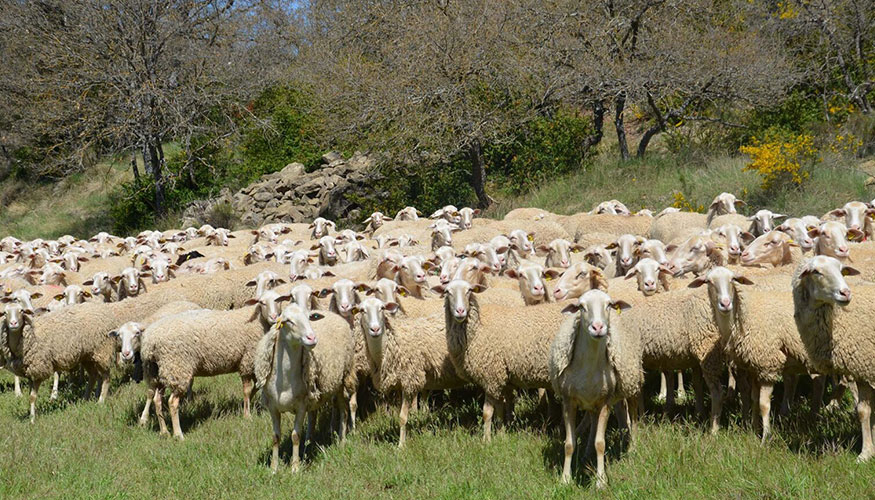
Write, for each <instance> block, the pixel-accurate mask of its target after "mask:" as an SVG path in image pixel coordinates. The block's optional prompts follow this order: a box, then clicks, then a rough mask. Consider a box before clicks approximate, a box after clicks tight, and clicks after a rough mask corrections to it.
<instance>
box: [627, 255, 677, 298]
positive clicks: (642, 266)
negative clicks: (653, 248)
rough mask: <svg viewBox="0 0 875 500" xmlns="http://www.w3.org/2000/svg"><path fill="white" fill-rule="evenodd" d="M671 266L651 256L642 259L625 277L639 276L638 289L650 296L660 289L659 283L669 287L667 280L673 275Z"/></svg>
mask: <svg viewBox="0 0 875 500" xmlns="http://www.w3.org/2000/svg"><path fill="white" fill-rule="evenodd" d="M671 274H672V272H671V270H669V268H667V267H665V266H663V265H660V264H659V263H658V262H656V261H655V260H653V259H651V258H646V259H641V260H639V261H638V262H637V263H635V265H634V266H632V269H630V270H629V272H628V273H626V276H625V279H627V280H628V279H632V278H637V280H638V291H640V292H641V293H643V294H644V296H645V297H649V296H651V295H653V294H655V293H656V292H658V291H659V283H660V281H661V282H663V286H664V287H665V288H668V283H667V282H666V280H667V279H668V277H669V276H671Z"/></svg>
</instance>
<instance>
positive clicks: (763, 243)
mask: <svg viewBox="0 0 875 500" xmlns="http://www.w3.org/2000/svg"><path fill="white" fill-rule="evenodd" d="M801 255H802V252H801V250H799V245H798V244H797V243H795V242H794V241H793V240H792V239H791V238H790V236H788V235H787V234H786V233H784V232H782V231H771V232H768V233H765V234H763V235H762V236H759V237H758V238H756V239H755V240H753V241H752V242H751V243H750V245H748V246H747V248H745V249H744V251H743V252H742V253H741V259H740V260H741V265H742V266H757V265H763V264H771V265H772V267H780V266H786V265H788V264H792V263H794V262H798V261H799V259H800V258H801Z"/></svg>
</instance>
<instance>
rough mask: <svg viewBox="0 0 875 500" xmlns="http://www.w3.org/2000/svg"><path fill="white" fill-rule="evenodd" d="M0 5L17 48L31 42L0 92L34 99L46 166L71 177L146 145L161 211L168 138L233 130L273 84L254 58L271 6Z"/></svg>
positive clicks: (87, 0)
mask: <svg viewBox="0 0 875 500" xmlns="http://www.w3.org/2000/svg"><path fill="white" fill-rule="evenodd" d="M0 2H2V8H0V10H2V12H3V14H2V19H3V21H2V26H3V27H4V35H7V33H8V36H13V37H14V38H15V40H17V42H15V43H14V44H10V45H14V47H10V49H15V50H16V51H18V50H19V49H22V48H24V49H25V50H22V51H21V52H12V51H10V52H7V53H6V54H4V55H7V56H10V57H11V58H12V59H11V60H12V61H14V62H13V63H12V64H11V65H12V66H14V67H15V68H16V71H18V72H19V74H18V75H12V74H9V73H6V74H3V75H2V80H0V81H2V82H3V83H2V84H0V91H3V92H4V95H9V93H10V92H18V93H20V95H21V96H22V100H25V101H30V102H31V105H30V106H28V107H27V116H26V120H27V121H28V122H29V124H30V127H31V129H32V130H33V133H34V134H35V135H36V136H38V137H39V140H38V141H36V143H37V144H38V145H39V147H40V148H41V149H42V152H43V158H44V161H43V162H42V164H41V165H40V171H39V173H40V174H42V175H59V176H60V175H65V174H66V173H68V172H70V171H71V170H75V169H77V168H81V167H82V166H84V165H86V164H87V163H88V161H89V158H95V157H96V156H97V155H98V154H104V153H119V152H122V151H129V152H133V153H134V154H136V153H137V152H139V153H140V154H141V155H142V157H143V163H144V165H145V168H146V171H147V174H148V175H149V176H150V177H151V179H152V184H153V185H154V191H155V198H154V211H155V212H156V214H157V215H161V214H162V213H163V212H164V210H165V203H164V193H165V184H166V181H167V179H166V178H165V173H164V161H165V158H164V143H165V142H166V141H170V140H180V141H181V142H182V143H183V145H185V144H188V143H189V141H186V138H190V137H191V136H192V135H193V134H197V133H203V132H204V131H207V130H216V129H221V130H224V131H229V130H232V129H233V125H234V120H235V117H236V116H237V115H239V114H240V113H242V112H245V108H243V107H242V106H239V105H237V103H238V102H240V101H241V100H242V99H243V98H245V96H248V95H251V94H252V92H254V91H255V89H257V88H260V87H261V86H263V85H265V84H266V83H267V82H266V81H265V80H266V79H265V78H263V76H264V75H263V74H259V73H257V72H256V68H257V67H258V66H256V65H253V64H250V61H249V59H248V57H247V55H249V54H250V53H253V52H255V51H256V50H261V49H262V44H260V43H259V42H261V41H262V40H264V39H265V38H267V37H269V35H270V33H269V31H270V27H271V26H270V23H269V19H270V18H268V17H266V16H265V15H254V14H256V13H259V12H267V11H270V9H271V7H270V6H269V5H266V4H265V3H263V2H258V1H256V0H237V1H234V0H113V1H111V2H105V1H98V0H64V1H51V0H41V1H35V2H20V1H17V0H0ZM259 62H261V63H265V62H268V61H265V60H262V61H259ZM133 168H134V169H136V162H134V163H133ZM134 173H135V175H137V174H138V172H136V170H135V172H134Z"/></svg>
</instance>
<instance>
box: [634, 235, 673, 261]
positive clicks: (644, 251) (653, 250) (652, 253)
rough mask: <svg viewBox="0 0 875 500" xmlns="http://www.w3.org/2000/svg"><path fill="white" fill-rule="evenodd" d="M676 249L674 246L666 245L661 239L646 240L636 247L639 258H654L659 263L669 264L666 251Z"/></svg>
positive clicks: (636, 255)
mask: <svg viewBox="0 0 875 500" xmlns="http://www.w3.org/2000/svg"><path fill="white" fill-rule="evenodd" d="M672 250H674V247H672V246H666V245H665V244H664V243H663V242H661V241H659V240H644V241H643V242H640V243H639V244H638V246H637V247H635V257H636V258H637V259H639V260H640V259H647V258H650V259H653V260H655V261H656V262H658V263H659V264H663V265H664V264H668V255H667V253H666V252H669V251H672Z"/></svg>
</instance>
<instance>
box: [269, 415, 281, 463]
mask: <svg viewBox="0 0 875 500" xmlns="http://www.w3.org/2000/svg"><path fill="white" fill-rule="evenodd" d="M270 422H271V424H272V425H273V451H272V453H271V456H270V471H271V472H272V473H273V474H276V471H277V469H278V468H279V463H280V435H281V434H280V433H281V431H282V424H283V422H282V419H281V418H280V412H279V411H277V409H276V408H274V407H271V408H270Z"/></svg>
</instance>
